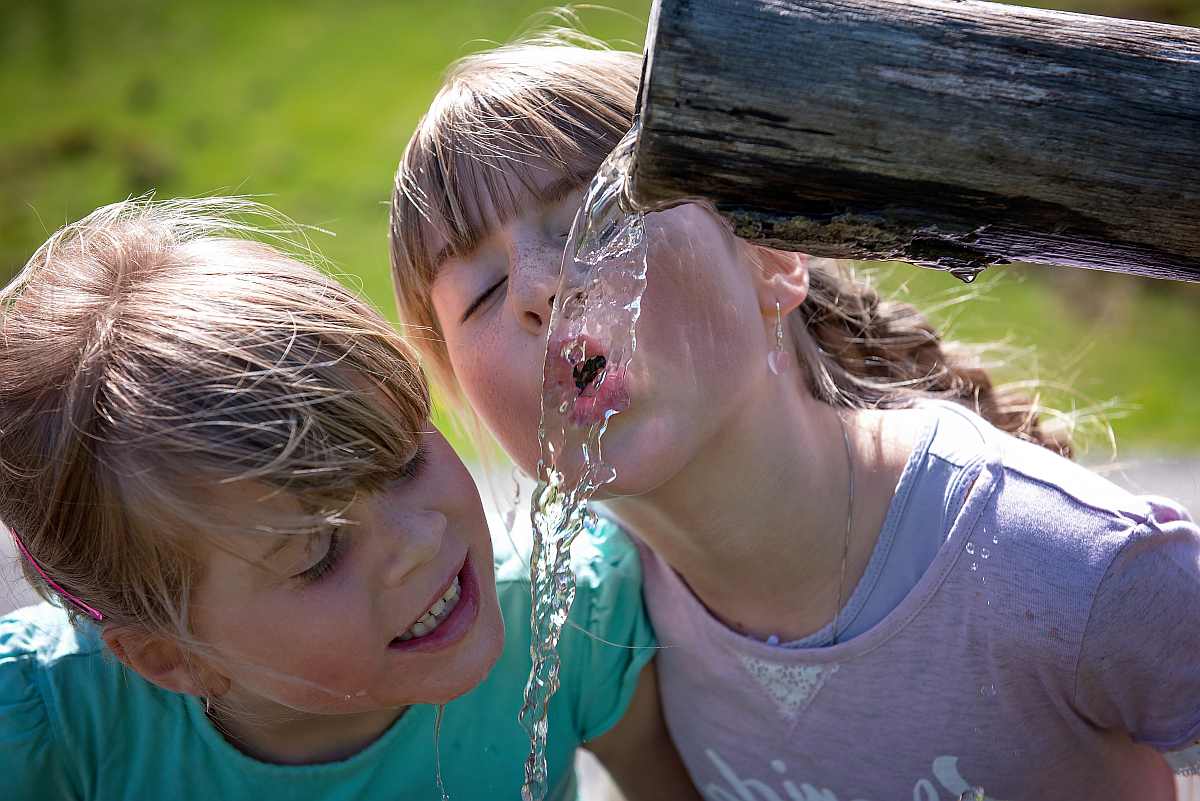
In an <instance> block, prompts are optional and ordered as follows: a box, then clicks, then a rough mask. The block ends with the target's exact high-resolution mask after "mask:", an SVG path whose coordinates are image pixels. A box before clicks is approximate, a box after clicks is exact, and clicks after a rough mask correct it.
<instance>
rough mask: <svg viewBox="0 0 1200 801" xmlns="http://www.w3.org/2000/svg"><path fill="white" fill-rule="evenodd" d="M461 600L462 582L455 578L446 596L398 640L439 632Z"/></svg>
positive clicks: (438, 600)
mask: <svg viewBox="0 0 1200 801" xmlns="http://www.w3.org/2000/svg"><path fill="white" fill-rule="evenodd" d="M460 598H462V581H460V580H459V578H458V576H455V577H454V580H453V581H451V582H450V588H449V589H448V590H446V592H445V594H444V595H442V597H441V598H438V599H437V601H436V602H435V603H434V604H433V606H431V607H429V609H428V610H427V611H426V612H425V614H423V615H421V616H420V617H419V618H417V622H416V623H413V624H412V625H411V626H409V628H408V630H407V631H406V632H404V633H403V634H401V635H400V636H399V637H397V638H396V639H397V640H400V641H401V642H404V641H405V640H411V639H414V638H416V637H424V636H426V635H427V634H432V633H433V632H435V631H437V628H438V626H440V625H441V624H442V623H444V622H445V621H446V620H447V618H449V617H450V613H451V612H453V611H454V610H455V609H456V608H457V607H458V601H459V599H460Z"/></svg>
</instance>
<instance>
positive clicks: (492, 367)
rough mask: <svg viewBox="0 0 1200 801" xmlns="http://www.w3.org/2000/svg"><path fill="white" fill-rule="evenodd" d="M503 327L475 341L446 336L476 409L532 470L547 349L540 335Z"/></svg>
mask: <svg viewBox="0 0 1200 801" xmlns="http://www.w3.org/2000/svg"><path fill="white" fill-rule="evenodd" d="M497 314H498V313H497ZM507 322H508V321H507V320H505V321H504V323H507ZM502 326H503V323H500V322H497V323H496V327H497V328H501V330H500V331H499V332H489V333H486V334H483V335H480V336H476V337H474V338H472V339H471V340H470V341H466V340H465V338H464V339H458V340H457V341H456V338H454V337H447V345H448V347H449V350H450V362H451V366H452V367H453V369H454V374H455V377H456V378H457V379H458V383H459V386H460V387H462V390H463V394H464V395H465V396H466V398H467V401H468V402H469V403H470V405H471V408H472V409H473V410H474V411H475V413H476V414H478V415H479V416H480V418H482V420H483V422H484V424H485V425H486V426H487V427H488V429H489V430H490V431H491V432H492V434H493V436H495V437H496V439H497V440H499V442H500V444H501V446H502V447H503V448H504V449H505V450H506V451H507V452H508V453H509V455H510V456H511V457H512V458H513V459H514V460H515V461H516V462H517V463H518V464H519V465H520V466H521V467H522V468H525V469H528V468H529V465H528V464H527V462H528V455H529V453H532V454H534V456H533V458H534V459H535V460H536V453H537V425H538V419H539V416H540V413H541V386H542V364H543V361H544V358H545V353H544V351H543V350H542V349H541V342H540V340H538V339H537V338H536V337H532V336H529V335H527V334H526V335H522V336H515V335H514V336H508V335H506V334H505V333H504V330H503V327H502Z"/></svg>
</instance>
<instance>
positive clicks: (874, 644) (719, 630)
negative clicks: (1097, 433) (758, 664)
mask: <svg viewBox="0 0 1200 801" xmlns="http://www.w3.org/2000/svg"><path fill="white" fill-rule="evenodd" d="M920 405H921V406H923V407H931V408H935V409H946V410H948V411H952V412H954V413H957V414H961V415H962V416H963V417H964V419H966V421H967V422H968V423H970V424H971V426H972V427H973V428H974V429H975V430H976V431H977V432H978V434H979V436H980V440H981V443H980V455H979V457H978V458H976V459H974V460H973V461H972V462H971V463H970V464H968V465H966V466H965V467H964V468H963V469H964V471H971V472H973V473H974V481H973V486H971V488H970V490H969V491H968V493H967V496H966V497H965V498H964V499H963V504H962V508H961V510H960V511H959V514H958V516H957V519H956V520H955V522H954V525H953V526H952V527H951V530H950V534H949V535H948V536H947V537H946V539H945V541H944V542H943V543H942V545H941V547H940V548H939V549H938V552H937V554H936V555H935V556H934V558H933V561H932V562H931V563H930V565H929V567H928V568H927V569H926V570H925V572H924V574H922V576H921V578H920V579H919V580H918V581H917V583H916V585H915V586H914V587H913V588H912V590H910V591H909V593H908V594H907V595H905V596H904V598H903V599H901V601H900V603H899V604H897V605H896V607H895V608H893V609H892V610H891V611H889V612H888V613H887V614H886V615H884V617H883V619H881V620H880V621H879V622H878V623H876V624H875V625H874V626H872V627H871V628H869V629H867V630H866V631H864V632H862V633H861V634H859V635H857V636H855V637H853V638H851V639H849V640H844V641H842V642H839V643H837V644H835V645H825V646H821V647H808V648H805V647H791V648H789V647H785V646H783V645H771V644H769V643H767V642H764V641H762V640H759V639H757V638H754V637H748V636H746V635H744V634H741V633H740V632H737V631H734V630H733V629H731V628H729V627H728V626H726V625H725V624H724V623H722V622H721V621H720V620H718V619H717V618H716V617H715V616H714V615H713V614H712V612H710V611H709V610H708V608H707V607H706V606H704V604H703V603H702V602H701V601H700V599H699V598H697V597H696V595H695V593H693V592H692V591H691V588H690V587H688V585H687V582H686V581H684V579H683V577H682V576H680V575H678V574H677V573H676V572H675V570H674V569H673V568H672V567H671V566H670V565H668V564H667V563H666V562H665V561H664V560H662V559H661V558H660V557H658V556H657V555H655V556H654V558H655V559H656V560H657V562H658V565H659V568H660V569H659V572H660V573H661V574H662V575H664V576H665V580H666V581H667V582H668V583H669V584H670V585H671V592H672V594H673V595H675V596H677V597H679V598H681V599H682V603H683V604H684V605H685V606H686V612H687V615H688V617H689V618H690V619H691V620H694V621H696V623H695V625H696V630H697V633H698V634H700V635H701V636H703V637H706V638H708V639H709V640H710V641H711V642H712V643H713V644H714V645H717V646H718V647H720V648H722V649H723V650H725V651H728V652H730V653H734V654H741V655H749V656H752V657H755V658H758V659H763V660H765V661H773V662H795V663H810V664H828V663H835V662H843V661H846V660H848V659H853V658H856V657H859V656H862V655H864V654H866V653H869V652H870V651H872V650H874V649H875V648H878V647H879V646H881V645H883V644H884V643H885V642H887V641H888V640H889V639H891V638H892V637H894V636H896V635H897V634H899V633H900V632H901V631H902V630H903V629H904V628H905V627H906V626H907V625H908V623H909V622H910V621H911V620H912V619H913V618H914V617H915V616H916V615H917V613H919V612H920V611H921V610H922V609H923V608H924V607H925V605H926V604H927V603H928V602H929V601H930V600H931V599H932V597H933V595H934V593H935V592H936V590H937V589H938V588H939V587H940V586H941V585H942V583H943V582H944V581H945V580H946V578H947V577H948V576H949V574H950V571H951V569H952V568H953V567H954V565H955V564H956V562H957V561H958V559H959V558H960V557H961V555H962V554H963V553H964V550H965V546H966V542H967V535H968V534H969V533H970V532H971V531H972V530H973V528H974V525H975V522H976V520H977V519H978V518H979V516H980V515H981V514H982V512H983V509H984V507H986V505H987V504H988V502H989V501H990V500H991V496H992V494H993V492H994V491H995V489H996V486H997V482H998V479H999V476H1000V472H1001V463H1000V449H999V447H998V445H997V443H996V441H995V440H994V439H993V437H991V436H988V432H987V428H986V427H987V426H988V424H987V423H986V421H983V420H981V419H979V418H978V417H977V416H975V415H973V414H971V412H969V411H968V410H967V409H964V408H962V407H961V406H959V405H958V404H954V403H950V402H946V401H940V400H931V401H926V402H923V403H922V404H920ZM934 419H935V420H938V419H940V416H939V415H937V414H936V413H935V416H934ZM937 428H938V426H936V425H934V426H931V431H930V432H929V439H928V442H922V443H921V444H922V445H924V446H925V447H924V449H923V453H924V454H925V455H926V456H927V455H928V453H929V448H930V447H931V446H932V443H933V440H934V438H935V436H936V431H937ZM921 450H922V448H921V447H920V446H918V447H915V448H913V451H912V453H910V454H909V458H908V460H907V461H906V462H905V465H904V470H903V471H902V473H901V478H900V480H899V481H898V482H897V487H896V494H895V495H893V497H892V502H891V503H890V504H889V507H888V514H887V516H886V518H885V521H884V528H883V529H881V531H880V539H882V538H883V537H884V533H885V530H886V529H888V528H889V526H894V525H896V524H897V523H898V517H899V514H900V513H901V512H900V511H897V510H898V509H899V510H901V511H902V510H903V506H904V500H905V499H906V498H907V496H908V494H909V493H910V492H911V488H912V486H913V485H914V484H915V482H916V478H917V476H916V471H917V469H918V467H919V465H920V464H921V463H922V462H923V461H924V460H923V459H920V458H914V457H915V456H916V455H917V453H918V451H921ZM906 479H907V481H906ZM901 495H903V496H904V497H903V498H901ZM898 500H899V503H897V501H898ZM894 516H895V517H896V520H893V517H894ZM646 550H647V551H649V548H648V547H646ZM876 550H878V543H877V545H876ZM651 553H653V552H652V551H651ZM875 556H876V554H875V553H874V552H873V553H872V557H871V560H870V562H868V569H869V567H870V564H871V563H872V562H874V560H875ZM865 577H866V574H864V579H865ZM876 578H877V577H876ZM862 585H863V581H862V580H860V582H859V585H858V586H856V588H855V591H854V593H852V595H851V599H850V600H851V602H852V601H854V597H855V596H857V595H858V594H859V588H860V587H862ZM849 605H850V602H848V603H847V604H846V606H847V607H849ZM827 629H828V624H827V625H826V627H825V628H823V629H821V630H819V631H818V632H816V633H814V634H813V635H809V636H810V637H812V636H815V635H816V634H820V633H821V632H824V631H826V630H827ZM803 639H808V638H803ZM668 645H669V644H668Z"/></svg>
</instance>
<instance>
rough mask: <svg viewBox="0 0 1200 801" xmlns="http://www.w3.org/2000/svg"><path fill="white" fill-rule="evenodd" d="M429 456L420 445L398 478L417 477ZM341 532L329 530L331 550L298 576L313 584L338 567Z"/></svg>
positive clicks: (341, 551)
mask: <svg viewBox="0 0 1200 801" xmlns="http://www.w3.org/2000/svg"><path fill="white" fill-rule="evenodd" d="M427 458H428V454H427V453H426V449H425V447H424V446H420V447H418V448H417V451H416V453H414V454H413V455H412V458H411V459H409V460H408V462H406V463H405V465H404V467H402V468H400V470H399V471H398V472H397V474H396V478H397V479H399V480H403V479H411V478H415V477H416V476H417V474H418V473H420V472H421V468H422V467H424V466H425V461H426V459H427ZM341 532H342V530H341V529H340V528H335V529H333V530H332V531H330V532H329V550H327V551H325V555H324V556H322V557H321V560H320V561H319V562H317V563H316V564H315V565H313V566H312V567H310V568H308V569H307V570H304V571H302V572H300V573H297V574H296V578H298V579H300V580H301V581H303V582H305V583H306V584H311V583H313V582H316V581H319V580H320V579H322V578H323V577H325V576H327V575H329V574H330V573H332V572H333V571H334V570H335V569H336V568H337V566H338V563H339V562H341V560H342V556H343V555H344V552H345V544H344V542H343V537H342V533H341Z"/></svg>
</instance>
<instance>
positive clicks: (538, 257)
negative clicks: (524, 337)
mask: <svg viewBox="0 0 1200 801" xmlns="http://www.w3.org/2000/svg"><path fill="white" fill-rule="evenodd" d="M509 258H510V259H512V269H511V272H510V273H509V281H510V282H511V287H510V289H509V292H510V299H511V301H512V303H513V312H514V313H515V315H516V317H517V322H518V323H519V324H520V325H521V327H522V328H524V329H525V330H526V331H528V332H529V333H531V334H535V335H539V336H540V335H541V334H544V333H545V331H546V325H547V324H548V323H549V322H550V310H551V309H552V308H553V307H554V292H555V290H556V289H557V288H558V273H559V269H560V267H561V265H562V252H561V250H559V248H558V247H557V243H552V242H550V241H549V240H548V239H547V238H546V237H545V236H542V235H525V234H515V235H514V236H513V237H512V239H511V242H510V254H509Z"/></svg>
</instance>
